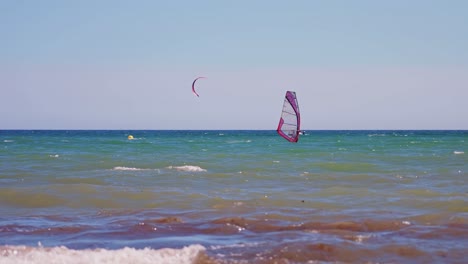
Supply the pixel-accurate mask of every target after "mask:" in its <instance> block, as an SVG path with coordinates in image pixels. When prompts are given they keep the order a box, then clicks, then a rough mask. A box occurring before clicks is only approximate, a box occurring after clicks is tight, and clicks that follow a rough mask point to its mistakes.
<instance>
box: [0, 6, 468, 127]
mask: <svg viewBox="0 0 468 264" xmlns="http://www.w3.org/2000/svg"><path fill="white" fill-rule="evenodd" d="M0 39H1V40H0V89H1V95H0V129H276V126H277V122H278V119H279V115H280V112H281V108H282V103H283V96H284V93H285V92H286V90H294V91H296V92H297V95H298V99H299V105H300V108H301V113H302V124H303V128H304V129H307V130H312V129H468V103H467V99H468V48H467V47H468V1H462V0H460V1H457V0H451V1H450V0H449V1H442V0H441V1H431V0H425V1H423V0H411V1H408V0H396V1H374V0H368V1H360V0H356V1H348V0H342V1H338V0H323V1H313V0H304V1H284V0H283V1H275V0H269V1H260V0H259V1H255V0H252V1H244V0H241V1H217V0H212V1H203V0H200V1H188V0H187V1H177V0H175V1H157V0H147V1H138V0H136V1H118V0H100V1H94V0H92V1H91V0H80V1H62V0H55V1H53V0H41V1H35V0H0ZM197 76H206V77H208V78H207V79H203V80H200V81H199V82H198V92H199V94H200V98H197V97H196V96H194V95H193V94H192V92H191V83H192V80H193V79H194V78H195V77H197Z"/></svg>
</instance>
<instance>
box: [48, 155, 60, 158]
mask: <svg viewBox="0 0 468 264" xmlns="http://www.w3.org/2000/svg"><path fill="white" fill-rule="evenodd" d="M49 157H51V158H58V157H59V155H58V154H55V155H49Z"/></svg>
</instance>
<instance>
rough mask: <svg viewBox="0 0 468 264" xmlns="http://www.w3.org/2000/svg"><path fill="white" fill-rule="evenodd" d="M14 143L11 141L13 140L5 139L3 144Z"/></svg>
mask: <svg viewBox="0 0 468 264" xmlns="http://www.w3.org/2000/svg"><path fill="white" fill-rule="evenodd" d="M13 141H14V140H11V139H5V140H3V142H5V143H9V142H13Z"/></svg>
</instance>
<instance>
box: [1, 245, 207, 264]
mask: <svg viewBox="0 0 468 264" xmlns="http://www.w3.org/2000/svg"><path fill="white" fill-rule="evenodd" d="M204 252H205V247H203V246H202V245H198V244H196V245H190V246H187V247H183V248H181V249H172V248H163V249H151V248H144V249H135V248H129V247H125V248H122V249H117V250H107V249H84V250H74V249H68V248H67V247H64V246H60V247H52V248H45V247H41V246H39V247H28V246H0V263H5V264H7V263H23V264H28V263H141V264H145V263H163V264H164V263H194V262H195V261H196V260H197V259H199V258H200V257H203V256H204ZM205 257H206V256H205Z"/></svg>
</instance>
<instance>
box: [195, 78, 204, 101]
mask: <svg viewBox="0 0 468 264" xmlns="http://www.w3.org/2000/svg"><path fill="white" fill-rule="evenodd" d="M202 78H206V77H198V78H196V79H195V80H193V83H192V92H193V93H194V94H195V95H196V96H198V97H200V95H198V93H197V91H195V83H196V82H197V80H198V79H202Z"/></svg>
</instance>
